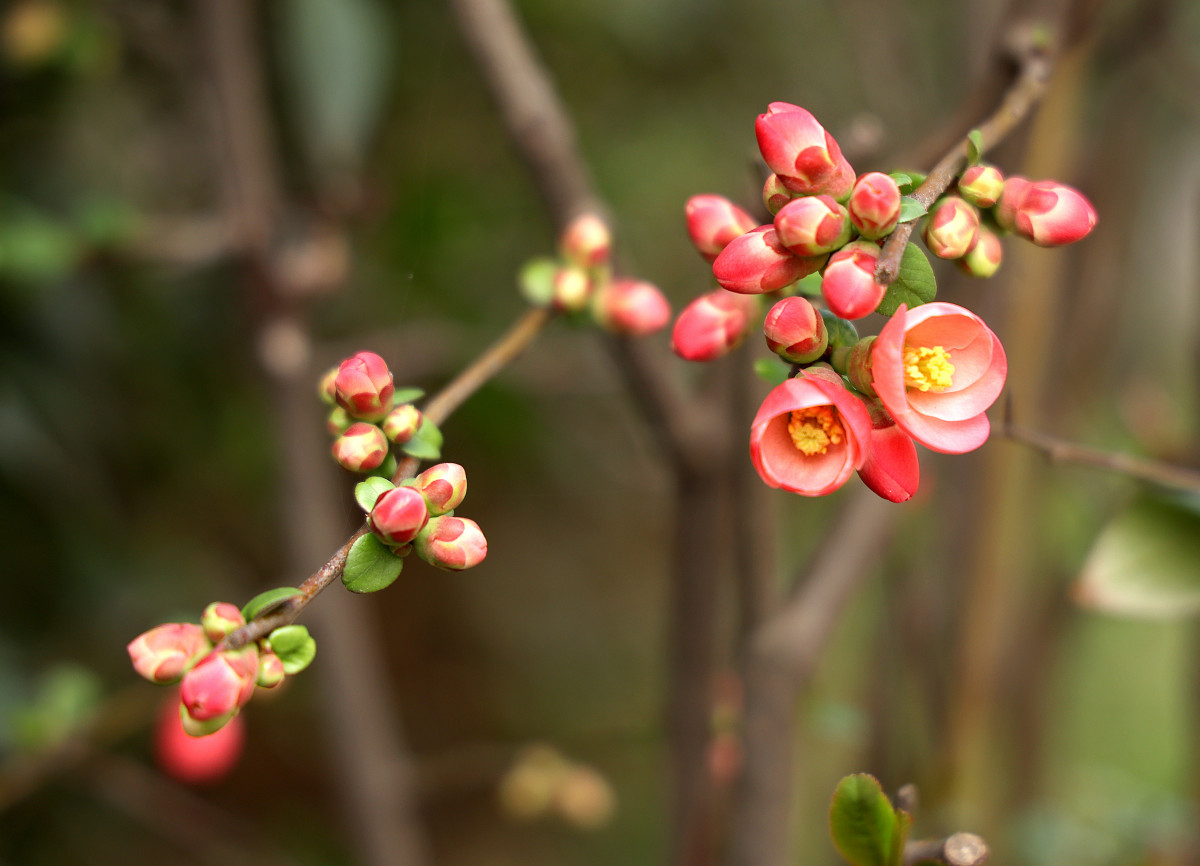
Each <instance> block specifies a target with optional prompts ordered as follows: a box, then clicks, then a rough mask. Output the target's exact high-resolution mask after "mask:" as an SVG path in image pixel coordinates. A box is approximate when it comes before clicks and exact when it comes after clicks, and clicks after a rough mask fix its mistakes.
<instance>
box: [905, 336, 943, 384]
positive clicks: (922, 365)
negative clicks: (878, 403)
mask: <svg viewBox="0 0 1200 866" xmlns="http://www.w3.org/2000/svg"><path fill="white" fill-rule="evenodd" d="M904 384H905V386H906V387H909V388H916V389H917V390H918V391H945V390H946V389H947V388H949V387H950V386H951V385H953V384H954V365H953V364H951V363H950V353H949V352H947V351H946V350H945V349H944V348H942V347H941V346H905V347H904Z"/></svg>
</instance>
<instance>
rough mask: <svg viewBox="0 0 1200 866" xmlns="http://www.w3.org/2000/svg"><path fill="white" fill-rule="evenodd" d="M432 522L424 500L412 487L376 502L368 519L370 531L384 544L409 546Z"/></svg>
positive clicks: (386, 493)
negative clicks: (425, 526)
mask: <svg viewBox="0 0 1200 866" xmlns="http://www.w3.org/2000/svg"><path fill="white" fill-rule="evenodd" d="M428 520H429V508H428V506H427V505H426V504H425V497H424V496H422V495H421V492H420V491H419V490H415V489H414V488H412V487H393V488H392V489H391V490H385V491H384V492H383V493H381V494H380V495H379V498H378V499H376V500H375V507H374V508H372V509H371V513H370V515H369V516H368V517H367V523H369V524H370V525H371V531H372V532H374V533H375V536H376V537H377V538H378V539H379V540H380V541H382V542H383V543H384V544H389V545H392V546H393V547H395V546H399V545H401V544H408V543H409V542H410V541H412V540H413V539H414V538H416V537H417V533H418V532H420V531H421V527H422V526H424V525H425V523H426V522H427V521H428Z"/></svg>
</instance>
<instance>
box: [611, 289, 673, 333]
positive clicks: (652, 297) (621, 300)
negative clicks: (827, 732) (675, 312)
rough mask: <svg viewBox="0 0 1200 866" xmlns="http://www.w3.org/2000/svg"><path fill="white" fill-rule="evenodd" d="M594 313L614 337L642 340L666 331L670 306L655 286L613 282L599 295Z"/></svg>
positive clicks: (669, 318) (669, 317) (669, 319)
mask: <svg viewBox="0 0 1200 866" xmlns="http://www.w3.org/2000/svg"><path fill="white" fill-rule="evenodd" d="M592 312H593V313H594V314H595V316H596V321H598V322H599V323H600V324H601V325H602V326H603V327H605V328H606V329H608V330H609V331H612V332H613V333H614V334H626V335H628V336H631V337H643V336H645V335H647V334H653V333H654V332H655V331H658V330H661V329H662V328H664V327H666V324H667V322H669V321H671V305H670V304H669V303H667V299H666V298H665V297H664V296H663V293H662V292H660V291H659V290H658V288H657V287H656V286H653V285H651V284H650V283H647V282H644V281H642V280H630V279H622V280H614V281H613V282H611V283H609V284H608V285H606V286H604V287H603V288H602V289H600V291H598V292H597V293H596V297H595V298H594V299H593V300H592Z"/></svg>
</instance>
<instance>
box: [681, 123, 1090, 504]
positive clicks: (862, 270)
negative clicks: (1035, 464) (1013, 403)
mask: <svg viewBox="0 0 1200 866" xmlns="http://www.w3.org/2000/svg"><path fill="white" fill-rule="evenodd" d="M755 133H756V136H757V138H758V145H759V149H760V151H761V153H762V157H763V160H764V161H765V162H766V164H767V166H768V168H769V169H770V170H771V172H772V173H771V174H770V176H769V177H768V178H767V180H766V183H765V184H764V186H763V203H764V204H765V205H766V207H767V209H768V210H769V211H770V212H771V213H772V214H774V220H773V222H771V223H768V224H766V225H757V224H756V222H757V221H756V220H755V219H754V218H753V217H752V216H751V215H750V214H749V213H747V212H746V211H745V210H743V209H741V208H739V207H738V206H737V205H735V204H734V203H732V202H730V201H728V200H727V199H725V198H722V197H721V196H718V195H698V196H694V197H693V198H692V199H691V200H689V201H688V203H687V207H686V219H687V230H688V234H689V236H690V237H691V240H692V243H693V245H694V246H695V247H696V249H697V250H698V251H699V252H700V254H701V255H702V256H703V257H704V258H705V259H706V260H707V261H709V262H711V264H712V273H713V277H714V278H715V279H716V282H717V284H718V285H719V286H720V288H719V289H717V290H715V291H710V292H708V293H707V294H704V295H701V296H700V297H698V298H696V299H695V300H694V301H692V302H691V303H690V304H689V305H688V306H687V307H686V308H685V309H684V310H683V311H682V312H681V313H680V314H679V316H678V318H677V319H676V321H675V326H674V331H673V334H672V341H671V345H672V348H673V349H674V351H675V353H676V354H678V355H679V356H680V357H682V358H684V359H686V360H690V361H711V360H713V359H715V358H719V357H721V356H722V355H725V354H726V353H728V352H729V351H730V350H732V349H733V348H735V347H736V346H737V345H739V344H740V343H741V342H742V340H743V339H744V338H745V337H746V335H747V334H749V333H750V332H751V331H752V330H753V329H754V327H755V326H756V324H757V323H758V322H759V321H762V322H763V325H762V328H763V334H764V336H765V338H766V342H767V346H768V347H769V348H770V349H771V351H772V352H775V353H776V354H777V355H778V356H779V357H780V358H781V359H782V360H783V361H785V362H787V363H788V364H790V365H792V369H791V371H790V375H791V378H788V379H787V380H786V381H783V382H782V383H781V384H779V385H778V387H776V388H775V389H774V390H773V391H772V392H771V393H770V394H769V395H768V396H767V398H766V400H765V401H764V402H763V404H762V406H761V408H760V409H759V411H758V415H757V416H756V417H755V419H754V422H753V424H752V425H751V439H750V452H751V458H752V460H753V462H754V465H755V467H756V469H757V470H758V472H759V475H760V476H761V477H762V478H763V480H764V481H765V482H766V483H767V484H769V485H770V486H772V487H779V488H783V489H785V490H790V491H793V492H795V493H800V494H803V495H807V496H820V495H824V494H826V493H829V492H831V491H833V490H836V489H837V488H838V487H840V486H841V485H842V484H844V483H845V482H846V480H847V479H848V478H849V477H850V475H851V474H853V473H854V472H855V471H857V472H858V474H859V476H860V477H861V478H862V480H863V481H864V482H865V483H866V484H867V486H868V487H870V489H871V490H873V491H875V492H876V493H878V494H879V495H880V496H882V497H884V498H886V499H889V500H891V501H893V502H901V501H904V500H906V499H908V498H910V497H911V496H912V495H913V494H914V493H915V492H916V490H917V485H918V479H919V469H918V465H917V454H916V448H915V447H914V442H916V443H920V444H922V445H924V446H926V447H927V448H930V449H933V450H935V451H942V452H948V453H961V452H965V451H970V450H972V449H975V448H978V447H979V446H980V445H982V444H983V443H984V441H986V440H987V437H988V434H989V430H990V428H989V423H988V419H987V415H986V414H985V412H986V410H987V409H988V407H989V406H991V405H992V403H993V402H994V401H995V400H996V398H997V397H998V396H999V394H1000V391H1001V389H1002V388H1003V386H1004V380H1005V375H1006V371H1007V361H1006V359H1005V355H1004V350H1003V348H1002V347H1001V345H1000V341H999V340H998V339H997V338H996V335H995V334H993V333H992V332H991V330H989V329H988V327H987V326H986V325H985V324H984V323H983V321H982V320H981V319H980V318H979V317H978V316H976V315H975V314H974V313H972V312H970V311H969V310H966V309H964V308H962V307H959V306H957V305H954V304H947V303H938V302H933V301H932V298H933V294H934V291H935V290H936V286H935V284H934V282H933V276H932V273H931V272H930V273H929V275H928V280H927V284H926V286H925V288H926V289H927V291H926V293H925V294H924V295H922V294H921V293H919V292H913V291H909V292H906V293H905V294H904V295H899V294H897V295H895V296H891V297H889V296H888V286H887V285H884V284H880V283H878V282H876V280H875V272H876V268H877V265H878V262H879V258H880V256H881V255H882V245H883V244H884V243H885V240H886V238H887V237H888V236H889V235H890V234H891V233H892V232H893V231H894V230H895V228H896V226H897V225H899V224H900V223H901V222H907V221H909V220H913V219H919V218H922V217H923V218H924V226H923V231H922V238H923V240H924V242H925V246H926V247H927V248H928V249H929V251H930V252H932V253H933V254H934V255H936V256H938V257H940V258H944V259H953V260H955V261H956V263H957V265H958V267H960V268H961V269H962V270H964V271H965V272H966V273H968V274H971V275H973V276H978V277H987V276H991V275H992V274H993V273H995V272H996V269H997V268H998V267H999V266H1000V260H1001V255H1002V250H1001V241H1000V238H1001V235H1003V234H1006V233H1008V232H1013V233H1016V234H1017V235H1019V236H1021V237H1024V238H1026V239H1028V240H1031V241H1033V242H1034V243H1036V244H1039V245H1041V246H1058V245H1061V244H1066V243H1071V242H1073V241H1077V240H1080V239H1081V238H1083V237H1085V236H1086V235H1087V234H1088V233H1089V232H1090V231H1091V230H1092V227H1093V226H1094V225H1095V224H1096V212H1095V209H1094V208H1093V207H1092V205H1091V204H1090V203H1089V202H1088V200H1087V199H1086V198H1084V197H1083V196H1082V195H1081V194H1080V193H1079V192H1077V191H1076V190H1074V189H1072V188H1071V187H1068V186H1065V185H1063V184H1060V183H1057V182H1054V181H1037V182H1030V181H1028V180H1026V179H1025V178H1021V177H1009V178H1007V179H1006V178H1005V177H1004V175H1003V174H1002V173H1001V172H1000V171H999V169H997V168H996V167H995V166H991V165H985V164H981V163H978V161H977V159H975V160H972V162H973V163H974V164H971V165H969V166H968V167H967V169H966V170H965V171H963V172H962V174H961V176H960V177H959V179H958V184H957V187H956V189H955V192H954V193H953V194H949V195H945V196H943V197H942V198H940V199H939V200H938V201H937V202H935V203H934V205H933V206H932V207H931V208H930V209H929V211H928V214H927V215H926V214H925V211H924V208H922V207H921V204H920V203H919V202H918V201H917V200H915V199H913V198H911V197H910V196H908V195H907V193H910V192H912V191H913V189H914V188H915V187H916V186H917V185H918V183H919V181H920V176H915V177H914V176H913V175H912V174H911V173H896V174H894V175H888V174H883V173H881V172H868V173H866V174H863V175H861V176H857V177H856V176H855V173H854V171H853V169H852V168H851V167H850V165H849V163H848V162H847V160H846V158H845V157H844V156H843V155H842V152H841V149H840V148H839V147H838V145H837V142H836V141H835V140H834V139H833V137H832V136H831V135H829V133H827V132H826V131H825V130H824V128H823V127H822V126H821V125H820V124H819V123H818V122H817V120H816V118H814V117H813V116H812V114H810V113H809V112H808V111H806V110H805V109H803V108H800V107H799V106H796V105H790V104H788V103H782V102H775V103H771V105H770V106H769V107H768V109H767V112H766V113H765V114H761V115H759V117H758V120H757V121H756V123H755ZM976 152H977V151H973V153H976ZM909 253H913V254H915V256H916V258H917V259H919V260H920V263H921V265H922V268H923V271H924V272H929V268H928V264H927V263H926V262H925V260H924V256H923V255H922V254H921V253H920V251H919V250H918V249H916V248H915V247H913V248H912V249H910V250H906V251H905V262H906V263H907V262H908V261H909ZM807 277H811V278H812V279H806V278H807ZM902 279H903V277H902ZM768 295H769V296H772V297H773V298H775V299H776V302H775V304H774V306H772V307H770V309H769V310H768V311H767V313H766V318H765V320H760V318H759V315H760V313H761V311H762V307H761V306H760V297H762V296H768ZM804 295H809V296H812V297H814V299H815V297H816V296H817V295H819V296H820V298H821V300H822V301H823V304H824V307H825V309H824V310H818V309H817V308H816V307H814V306H813V303H812V302H811V301H810V300H809V299H808V298H806V297H804ZM914 296H915V297H920V298H921V299H922V300H925V301H926V303H924V304H920V305H917V306H913V307H912V308H911V309H910V308H909V306H908V304H906V303H900V300H902V299H905V300H908V303H912V298H913V297H914ZM874 312H880V313H883V314H886V315H890V316H891V319H890V320H889V321H888V322H887V324H886V325H885V326H884V327H883V329H882V330H881V332H880V333H879V335H878V337H875V336H869V337H866V338H865V339H862V340H860V339H859V337H858V333H857V330H856V329H855V327H854V325H853V324H852V322H851V321H850V320H856V319H861V318H863V317H865V316H868V315H870V314H871V313H874Z"/></svg>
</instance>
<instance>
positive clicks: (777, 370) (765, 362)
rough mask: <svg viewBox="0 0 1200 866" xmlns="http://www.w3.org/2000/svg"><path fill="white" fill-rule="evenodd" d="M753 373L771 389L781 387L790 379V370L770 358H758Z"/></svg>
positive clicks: (783, 364) (785, 365) (780, 362)
mask: <svg viewBox="0 0 1200 866" xmlns="http://www.w3.org/2000/svg"><path fill="white" fill-rule="evenodd" d="M754 372H755V374H756V375H757V376H758V378H760V379H762V380H763V381H764V382H766V383H767V384H768V385H770V386H771V387H775V386H776V385H782V384H783V383H784V382H786V381H787V380H788V379H790V378H791V377H792V371H791V368H790V367H789V366H788V365H787V364H785V363H783V362H782V361H773V360H771V359H770V358H759V359H758V360H757V361H755V362H754Z"/></svg>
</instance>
